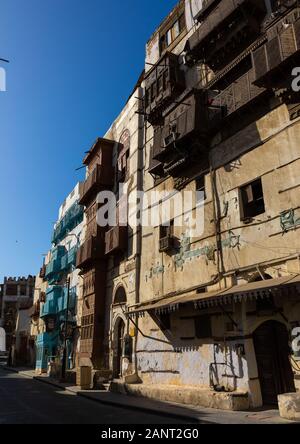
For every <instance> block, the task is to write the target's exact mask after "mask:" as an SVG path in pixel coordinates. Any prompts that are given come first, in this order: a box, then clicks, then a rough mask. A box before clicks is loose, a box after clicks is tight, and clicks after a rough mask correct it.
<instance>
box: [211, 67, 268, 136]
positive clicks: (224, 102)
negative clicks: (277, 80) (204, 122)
mask: <svg viewBox="0 0 300 444" xmlns="http://www.w3.org/2000/svg"><path fill="white" fill-rule="evenodd" d="M254 75H255V74H254V71H253V69H251V70H250V71H248V72H247V73H246V74H244V75H243V76H241V77H240V78H238V79H237V80H236V81H235V82H233V83H232V84H231V85H230V86H229V87H228V88H226V89H224V90H223V91H221V92H220V93H219V94H217V95H216V96H215V97H214V98H213V99H211V100H210V101H209V108H208V119H209V126H210V128H212V127H214V126H215V125H217V124H219V123H220V122H222V121H224V120H225V119H226V118H227V117H229V116H231V115H233V114H234V113H236V112H238V111H241V110H242V108H244V107H245V106H247V105H249V104H250V103H251V102H252V101H253V100H254V99H256V98H258V97H259V96H260V95H261V94H263V93H265V92H266V90H265V88H259V87H257V86H255V85H254V84H253V81H254ZM217 111H219V112H217Z"/></svg>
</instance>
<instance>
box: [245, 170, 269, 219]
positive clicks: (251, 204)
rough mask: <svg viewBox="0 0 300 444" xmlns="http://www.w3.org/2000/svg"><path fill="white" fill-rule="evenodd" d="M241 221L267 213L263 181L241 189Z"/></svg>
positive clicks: (256, 181)
mask: <svg viewBox="0 0 300 444" xmlns="http://www.w3.org/2000/svg"><path fill="white" fill-rule="evenodd" d="M240 198H241V220H246V219H251V218H253V217H255V216H258V215H260V214H263V213H265V211H266V209H265V201H264V194H263V187H262V182H261V179H258V180H255V181H254V182H252V183H250V184H248V185H246V186H244V187H242V188H240Z"/></svg>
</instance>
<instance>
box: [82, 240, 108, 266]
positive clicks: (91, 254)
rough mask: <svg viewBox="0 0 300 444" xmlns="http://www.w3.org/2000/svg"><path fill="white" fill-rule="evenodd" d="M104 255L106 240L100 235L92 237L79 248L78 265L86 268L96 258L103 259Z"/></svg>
mask: <svg viewBox="0 0 300 444" xmlns="http://www.w3.org/2000/svg"><path fill="white" fill-rule="evenodd" d="M103 257H104V240H103V239H101V238H100V237H99V236H98V237H97V238H96V237H90V238H89V239H88V240H87V241H85V243H84V244H83V245H81V247H80V248H79V249H78V252H77V258H76V267H77V268H80V269H84V268H85V267H87V266H89V264H90V263H91V262H93V261H95V260H98V259H103Z"/></svg>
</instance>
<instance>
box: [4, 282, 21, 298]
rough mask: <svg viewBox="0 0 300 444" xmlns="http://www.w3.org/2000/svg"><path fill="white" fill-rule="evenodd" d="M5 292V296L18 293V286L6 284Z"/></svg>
mask: <svg viewBox="0 0 300 444" xmlns="http://www.w3.org/2000/svg"><path fill="white" fill-rule="evenodd" d="M6 294H7V296H17V294H18V287H17V285H11V284H9V285H6Z"/></svg>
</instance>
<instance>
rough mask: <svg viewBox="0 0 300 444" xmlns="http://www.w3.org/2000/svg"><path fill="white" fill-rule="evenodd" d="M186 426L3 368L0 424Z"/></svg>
mask: <svg viewBox="0 0 300 444" xmlns="http://www.w3.org/2000/svg"><path fill="white" fill-rule="evenodd" d="M185 423H188V421H187V422H184V421H183V420H179V419H176V418H171V417H170V418H168V417H166V416H160V415H156V414H152V413H146V412H141V411H135V410H129V409H128V410H127V409H124V408H118V407H114V406H109V405H104V404H99V403H96V402H93V401H90V400H88V399H84V398H81V397H78V396H76V395H75V394H73V393H69V392H65V391H61V390H59V389H58V388H55V387H52V386H50V385H47V384H44V383H41V382H38V381H35V380H32V379H29V378H26V377H24V376H21V375H19V374H16V373H10V372H6V371H4V370H1V369H0V425H1V424H99V425H100V424H185Z"/></svg>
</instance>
